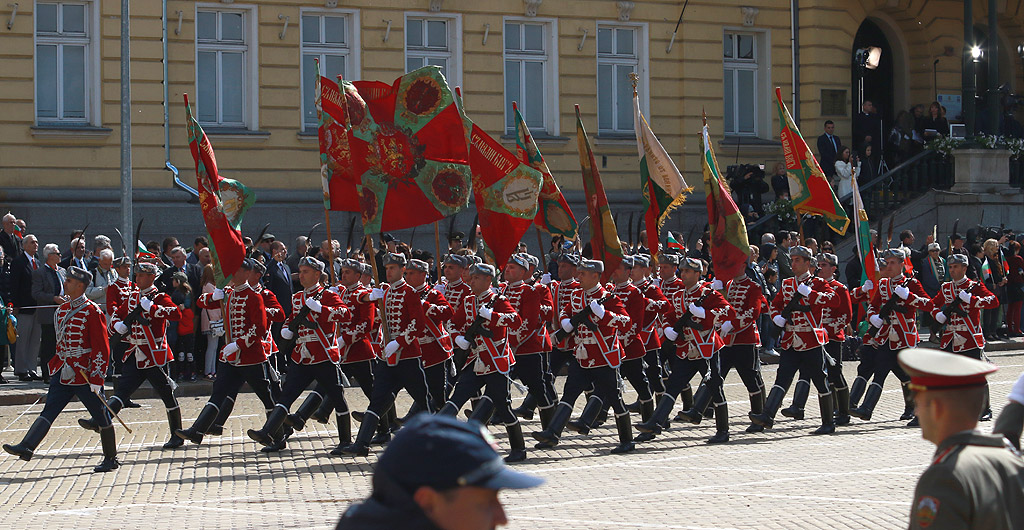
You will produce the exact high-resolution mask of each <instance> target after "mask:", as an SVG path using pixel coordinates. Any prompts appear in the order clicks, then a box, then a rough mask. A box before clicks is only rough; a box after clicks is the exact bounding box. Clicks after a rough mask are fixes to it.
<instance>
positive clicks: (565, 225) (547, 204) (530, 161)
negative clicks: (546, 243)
mask: <svg viewBox="0 0 1024 530" xmlns="http://www.w3.org/2000/svg"><path fill="white" fill-rule="evenodd" d="M512 112H514V113H515V119H516V156H517V157H518V158H519V160H520V161H522V162H523V163H525V164H526V165H528V166H530V167H532V168H533V169H536V170H537V171H540V173H541V175H543V177H544V182H543V184H541V188H540V204H539V207H538V210H537V217H536V218H535V219H534V220H533V222H534V224H536V225H537V226H539V227H540V228H541V229H543V230H544V231H546V232H547V233H549V234H560V235H563V236H565V237H566V239H573V240H575V239H576V238H577V237H578V236H579V232H578V230H579V225H577V223H576V218H575V217H574V216H573V215H572V210H571V209H570V208H569V203H568V202H566V200H565V197H563V196H562V191H561V190H560V189H558V183H557V182H555V178H554V177H552V176H551V170H550V169H548V164H547V162H545V161H544V155H542V154H540V149H539V148H538V147H537V142H535V141H534V140H533V135H532V134H530V128H529V127H527V126H526V121H525V120H523V115H522V114H520V113H519V106H518V105H517V104H516V102H514V101H513V102H512Z"/></svg>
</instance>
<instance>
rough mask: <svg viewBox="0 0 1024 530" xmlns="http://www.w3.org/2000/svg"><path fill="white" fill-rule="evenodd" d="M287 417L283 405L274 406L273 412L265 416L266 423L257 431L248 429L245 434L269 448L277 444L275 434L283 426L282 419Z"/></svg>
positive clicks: (286, 410) (286, 411)
mask: <svg viewBox="0 0 1024 530" xmlns="http://www.w3.org/2000/svg"><path fill="white" fill-rule="evenodd" d="M287 417H288V409H287V408H285V406H284V405H276V406H275V407H274V410H272V411H270V414H268V415H267V422H266V423H264V424H263V427H262V428H260V429H259V430H257V429H249V430H248V431H246V434H248V435H249V438H252V439H253V440H256V441H257V442H259V443H261V444H263V445H266V446H271V445H274V443H275V442H277V436H276V433H277V432H278V430H279V429H280V428H281V426H282V425H284V419H285V418H287Z"/></svg>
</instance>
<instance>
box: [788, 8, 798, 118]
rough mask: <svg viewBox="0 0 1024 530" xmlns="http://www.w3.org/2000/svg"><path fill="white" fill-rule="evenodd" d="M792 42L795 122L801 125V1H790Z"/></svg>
mask: <svg viewBox="0 0 1024 530" xmlns="http://www.w3.org/2000/svg"><path fill="white" fill-rule="evenodd" d="M789 12H790V16H791V17H792V27H791V28H790V41H791V42H792V49H793V120H794V121H795V122H796V123H800V0H790V2H789Z"/></svg>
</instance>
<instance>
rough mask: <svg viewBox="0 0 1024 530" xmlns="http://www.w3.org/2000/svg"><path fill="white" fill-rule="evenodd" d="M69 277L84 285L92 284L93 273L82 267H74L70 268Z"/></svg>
mask: <svg viewBox="0 0 1024 530" xmlns="http://www.w3.org/2000/svg"><path fill="white" fill-rule="evenodd" d="M67 275H68V279H69V280H78V281H80V282H82V284H83V285H89V284H91V283H92V273H91V272H89V271H87V270H85V269H83V268H81V267H75V266H74V265H72V266H71V267H68V270H67Z"/></svg>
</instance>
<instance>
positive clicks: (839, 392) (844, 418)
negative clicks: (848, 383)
mask: <svg viewBox="0 0 1024 530" xmlns="http://www.w3.org/2000/svg"><path fill="white" fill-rule="evenodd" d="M835 395H836V425H838V426H843V425H849V424H850V388H849V387H843V388H837V389H835Z"/></svg>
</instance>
